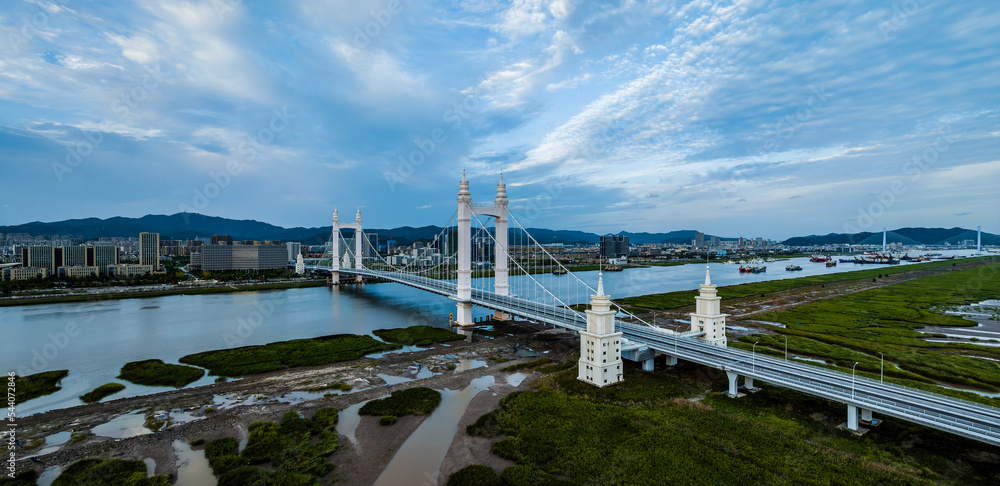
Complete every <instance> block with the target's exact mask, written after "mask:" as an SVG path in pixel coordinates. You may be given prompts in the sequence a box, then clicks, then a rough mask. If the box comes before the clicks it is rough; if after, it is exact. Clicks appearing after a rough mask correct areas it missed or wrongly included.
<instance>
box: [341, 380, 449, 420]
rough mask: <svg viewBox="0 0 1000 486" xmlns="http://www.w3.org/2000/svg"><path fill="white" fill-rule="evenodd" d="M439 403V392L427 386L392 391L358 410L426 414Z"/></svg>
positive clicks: (387, 413)
mask: <svg viewBox="0 0 1000 486" xmlns="http://www.w3.org/2000/svg"><path fill="white" fill-rule="evenodd" d="M440 404H441V392H439V391H437V390H433V389H431V388H427V387H422V386H420V387H415V388H407V389H405V390H398V391H394V392H392V394H391V395H389V396H388V397H386V398H381V399H378V400H372V401H370V402H368V403H366V404H364V406H362V407H361V410H358V413H359V414H360V415H395V416H397V417H402V416H403V415H426V414H429V413H431V412H433V411H434V409H435V408H437V406H438V405H440Z"/></svg>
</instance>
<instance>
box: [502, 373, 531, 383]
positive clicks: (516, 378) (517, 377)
mask: <svg viewBox="0 0 1000 486" xmlns="http://www.w3.org/2000/svg"><path fill="white" fill-rule="evenodd" d="M527 377H528V375H526V374H524V373H512V374H510V375H507V384H508V385H510V386H521V382H522V381H524V379H525V378H527Z"/></svg>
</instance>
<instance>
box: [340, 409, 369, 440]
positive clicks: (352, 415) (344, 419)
mask: <svg viewBox="0 0 1000 486" xmlns="http://www.w3.org/2000/svg"><path fill="white" fill-rule="evenodd" d="M366 403H368V402H367V401H365V402H361V403H355V404H354V405H351V406H350V407H347V408H345V409H343V410H341V411H340V412H338V413H337V434H339V435H342V436H344V437H347V440H349V441H351V444H354V446H355V447H358V439H357V438H356V437H355V436H354V431H355V430H357V429H358V424H359V423H361V416H360V415H358V410H360V409H361V407H363V406H364V405H365V404H366ZM359 451H360V449H359Z"/></svg>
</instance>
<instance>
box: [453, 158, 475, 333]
mask: <svg viewBox="0 0 1000 486" xmlns="http://www.w3.org/2000/svg"><path fill="white" fill-rule="evenodd" d="M471 202H472V196H471V195H470V194H469V181H467V180H465V171H464V170H463V171H462V181H461V182H459V184H458V216H457V218H456V221H457V223H458V284H457V285H456V290H457V293H458V295H456V296H455V300H457V301H458V304H457V306H456V309H455V324H456V325H458V326H471V325H472V252H471V248H470V246H472V239H471V238H472V208H471V207H470V206H469V204H470V203H471Z"/></svg>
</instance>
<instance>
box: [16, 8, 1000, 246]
mask: <svg viewBox="0 0 1000 486" xmlns="http://www.w3.org/2000/svg"><path fill="white" fill-rule="evenodd" d="M998 101H1000V11H998V10H997V9H996V8H995V6H994V5H993V4H992V3H991V2H983V1H978V0H970V1H944V0H899V1H895V2H892V1H886V2H872V1H868V0H858V1H839V0H822V1H815V2H791V1H769V0H748V1H739V0H736V1H711V0H695V1H691V2H657V1H635V0H625V1H621V2H613V1H600V2H597V1H586V0H514V1H513V2H498V1H492V0H466V1H462V2H458V1H444V2H432V1H427V2H424V1H410V0H392V1H383V0H374V1H359V0H343V1H338V0H302V1H289V2H265V1H249V0H247V1H240V0H206V1H193V2H188V1H178V0H162V1H156V0H150V1H143V2H136V3H134V4H133V3H130V2H123V1H88V2H83V1H78V0H74V1H70V0H5V1H4V2H3V9H2V11H0V169H2V178H0V180H2V181H3V182H4V183H3V184H2V186H0V187H2V189H0V190H2V198H0V207H2V211H0V224H18V223H25V222H29V221H36V220H39V221H56V220H62V219H68V218H80V217H89V216H97V217H102V218H103V217H110V216H133V217H137V216H142V215H145V214H173V213H176V212H180V211H184V210H188V211H196V212H201V213H204V214H208V215H213V216H223V217H229V218H238V219H257V220H260V221H265V222H269V223H273V224H277V225H281V226H286V227H291V226H322V225H325V224H329V217H330V211H331V210H332V209H333V207H334V206H337V207H339V208H340V209H341V210H342V212H348V213H353V211H354V209H355V208H356V207H358V206H360V207H361V208H362V212H363V215H364V219H365V224H366V226H371V227H379V228H386V227H394V226H401V225H412V226H420V225H428V224H436V225H442V224H444V223H446V222H447V221H448V220H449V218H450V216H451V214H452V213H453V212H454V210H455V196H456V192H457V189H458V180H459V179H460V178H461V173H462V170H463V168H464V169H465V170H466V171H467V173H468V176H469V179H470V181H471V183H472V191H473V199H474V200H480V201H488V200H491V199H492V196H493V193H494V191H495V184H496V182H497V178H498V176H499V173H500V171H501V169H502V170H503V173H504V179H505V181H506V182H507V184H508V193H509V194H510V197H511V207H512V208H513V211H514V212H515V214H516V215H519V217H520V219H521V220H522V221H523V222H524V223H525V224H530V225H532V226H541V227H548V228H553V229H581V230H587V231H594V232H608V231H610V232H617V231H620V230H629V231H670V230H677V229H697V230H701V231H705V232H708V233H711V234H720V235H724V236H740V235H743V236H765V237H772V238H784V237H788V236H794V235H801V234H810V233H828V232H842V231H845V230H852V231H853V230H866V229H871V230H877V229H880V228H881V227H882V226H888V227H889V228H896V227H902V226H945V227H952V226H964V227H975V226H976V225H977V224H981V225H983V229H984V230H986V231H992V232H1000V211H998V210H997V209H998V208H1000V190H998V189H997V187H998V183H1000V128H998V127H1000V123H998V122H1000V103H998Z"/></svg>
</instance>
